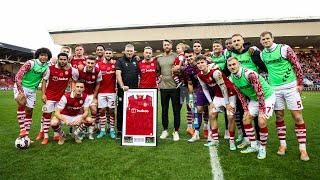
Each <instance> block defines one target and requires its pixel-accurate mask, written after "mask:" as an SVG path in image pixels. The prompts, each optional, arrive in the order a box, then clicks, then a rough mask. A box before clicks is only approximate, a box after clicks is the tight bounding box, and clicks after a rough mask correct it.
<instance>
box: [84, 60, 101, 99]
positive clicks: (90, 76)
mask: <svg viewBox="0 0 320 180" xmlns="http://www.w3.org/2000/svg"><path fill="white" fill-rule="evenodd" d="M81 79H82V80H84V81H85V84H84V87H85V89H84V93H86V94H88V95H91V94H93V93H94V89H95V87H96V85H97V83H98V82H100V81H101V80H102V76H101V72H100V70H99V68H97V67H95V68H94V69H93V70H92V72H88V71H87V67H86V66H85V67H84V68H83V70H82V71H80V70H79V80H81Z"/></svg>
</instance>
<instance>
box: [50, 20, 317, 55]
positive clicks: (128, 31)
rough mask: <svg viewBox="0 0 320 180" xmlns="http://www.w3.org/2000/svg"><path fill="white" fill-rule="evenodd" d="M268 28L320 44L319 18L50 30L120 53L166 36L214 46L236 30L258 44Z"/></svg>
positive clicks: (294, 42)
mask: <svg viewBox="0 0 320 180" xmlns="http://www.w3.org/2000/svg"><path fill="white" fill-rule="evenodd" d="M266 30H268V31H271V32H273V34H274V35H275V37H276V41H277V42H279V43H287V44H289V45H291V46H293V47H297V46H299V47H303V48H307V47H311V46H312V47H320V17H308V18H286V19H260V20H254V19H252V20H237V21H214V22H209V21H207V22H189V23H175V24H158V25H131V26H128V27H105V28H103V27H101V28H89V29H78V30H76V29H72V30H62V31H50V32H49V33H50V35H51V36H52V38H53V39H54V41H55V43H57V44H60V45H69V46H74V45H75V44H83V45H84V47H85V49H86V51H87V52H92V51H94V49H95V46H96V45H97V44H103V45H105V46H106V47H112V48H113V49H114V50H115V51H117V52H121V51H122V50H123V49H124V46H125V44H127V43H133V44H134V45H135V47H136V50H138V51H141V50H142V49H143V47H145V46H151V47H153V49H155V50H160V49H162V47H161V46H162V43H161V40H163V39H172V40H175V42H184V43H187V44H189V45H190V44H191V43H192V41H193V40H195V39H200V40H201V41H202V43H203V47H204V48H210V49H211V43H212V40H213V39H221V40H222V41H224V40H225V39H227V38H229V37H230V36H231V35H232V34H234V33H240V34H242V35H243V36H244V37H245V40H246V41H249V42H252V43H253V44H256V45H259V41H258V38H257V37H259V34H260V33H261V32H262V31H266ZM306 40H307V41H306Z"/></svg>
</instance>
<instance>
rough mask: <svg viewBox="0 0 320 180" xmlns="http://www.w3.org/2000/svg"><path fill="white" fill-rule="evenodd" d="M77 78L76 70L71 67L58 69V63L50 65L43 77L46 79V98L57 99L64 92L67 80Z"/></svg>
mask: <svg viewBox="0 0 320 180" xmlns="http://www.w3.org/2000/svg"><path fill="white" fill-rule="evenodd" d="M71 78H73V79H74V80H77V70H76V69H75V68H73V67H70V68H68V69H67V70H65V69H60V68H59V67H58V65H57V64H56V65H52V66H50V67H49V68H48V71H47V74H46V75H45V77H43V79H44V80H47V81H48V85H47V89H46V96H47V100H52V101H59V100H60V98H61V97H62V96H63V94H64V93H65V89H66V88H67V86H68V83H69V80H70V79H71Z"/></svg>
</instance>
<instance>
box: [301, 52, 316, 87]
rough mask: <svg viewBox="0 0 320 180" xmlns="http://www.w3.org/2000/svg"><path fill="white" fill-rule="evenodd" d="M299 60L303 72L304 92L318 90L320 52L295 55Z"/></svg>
mask: <svg viewBox="0 0 320 180" xmlns="http://www.w3.org/2000/svg"><path fill="white" fill-rule="evenodd" d="M297 56H298V57H299V59H300V64H301V67H302V70H303V74H304V77H303V81H304V87H305V88H304V89H305V90H319V89H320V69H319V68H318V67H319V61H320V52H314V51H310V52H304V51H300V52H298V53H297Z"/></svg>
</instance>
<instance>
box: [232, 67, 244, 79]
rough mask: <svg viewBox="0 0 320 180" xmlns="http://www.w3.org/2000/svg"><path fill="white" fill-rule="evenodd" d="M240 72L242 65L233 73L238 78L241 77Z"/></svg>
mask: <svg viewBox="0 0 320 180" xmlns="http://www.w3.org/2000/svg"><path fill="white" fill-rule="evenodd" d="M241 73H242V67H240V68H239V71H238V72H237V73H236V74H234V75H235V76H236V77H237V78H240V77H241Z"/></svg>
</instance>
